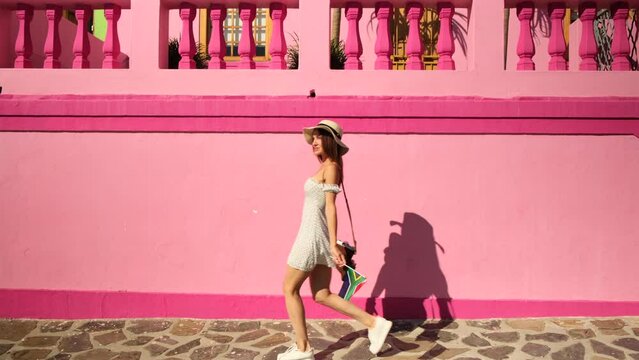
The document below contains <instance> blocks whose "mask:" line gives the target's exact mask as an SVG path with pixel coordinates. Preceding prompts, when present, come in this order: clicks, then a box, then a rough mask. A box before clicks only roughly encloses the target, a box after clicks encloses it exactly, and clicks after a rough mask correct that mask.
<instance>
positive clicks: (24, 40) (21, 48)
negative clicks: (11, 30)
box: [13, 4, 33, 69]
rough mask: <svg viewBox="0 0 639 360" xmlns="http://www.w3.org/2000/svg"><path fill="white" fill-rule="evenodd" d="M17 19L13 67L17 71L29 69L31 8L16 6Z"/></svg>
mask: <svg viewBox="0 0 639 360" xmlns="http://www.w3.org/2000/svg"><path fill="white" fill-rule="evenodd" d="M16 18H17V19H18V37H17V38H16V47H15V49H16V60H15V61H14V63H13V67H15V68H18V69H24V68H30V67H31V66H32V65H31V54H32V53H33V44H32V43H31V20H33V6H31V5H26V4H18V9H17V10H16Z"/></svg>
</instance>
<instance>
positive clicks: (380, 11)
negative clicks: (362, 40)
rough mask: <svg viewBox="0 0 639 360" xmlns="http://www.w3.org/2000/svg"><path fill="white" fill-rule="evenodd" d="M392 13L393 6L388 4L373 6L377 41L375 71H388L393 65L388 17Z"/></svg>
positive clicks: (382, 3) (380, 3)
mask: <svg viewBox="0 0 639 360" xmlns="http://www.w3.org/2000/svg"><path fill="white" fill-rule="evenodd" d="M392 13H393V5H392V4H391V3H389V2H385V1H384V2H378V3H377V4H375V16H376V17H377V40H375V54H377V59H375V69H376V70H390V69H391V68H392V67H393V63H392V62H391V60H390V55H391V38H390V17H391V14H392Z"/></svg>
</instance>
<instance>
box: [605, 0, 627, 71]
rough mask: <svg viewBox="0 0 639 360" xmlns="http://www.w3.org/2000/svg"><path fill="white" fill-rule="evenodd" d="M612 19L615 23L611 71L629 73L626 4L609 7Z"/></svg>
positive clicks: (621, 2) (621, 3)
mask: <svg viewBox="0 0 639 360" xmlns="http://www.w3.org/2000/svg"><path fill="white" fill-rule="evenodd" d="M611 10H612V18H613V19H614V21H615V33H614V35H613V37H612V46H611V49H610V51H611V53H612V56H613V61H612V70H613V71H630V70H631V67H630V61H629V60H628V56H629V55H630V43H629V41H628V33H627V30H626V20H627V19H628V12H629V10H628V3H627V2H623V1H620V2H617V3H614V4H613V5H612V6H611Z"/></svg>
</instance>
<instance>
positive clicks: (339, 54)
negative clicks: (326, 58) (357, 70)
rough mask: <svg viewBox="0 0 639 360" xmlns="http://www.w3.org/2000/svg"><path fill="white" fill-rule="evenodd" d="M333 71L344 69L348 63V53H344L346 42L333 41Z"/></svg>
mask: <svg viewBox="0 0 639 360" xmlns="http://www.w3.org/2000/svg"><path fill="white" fill-rule="evenodd" d="M330 51H331V69H344V64H345V63H346V53H345V52H344V42H343V41H341V40H339V39H333V40H331V50H330Z"/></svg>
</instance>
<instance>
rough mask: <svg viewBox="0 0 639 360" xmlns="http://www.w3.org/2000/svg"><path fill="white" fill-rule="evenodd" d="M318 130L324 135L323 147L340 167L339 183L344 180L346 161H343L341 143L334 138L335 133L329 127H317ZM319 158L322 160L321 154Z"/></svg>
mask: <svg viewBox="0 0 639 360" xmlns="http://www.w3.org/2000/svg"><path fill="white" fill-rule="evenodd" d="M316 130H317V132H318V133H319V134H320V135H321V136H322V148H323V149H324V152H325V153H326V155H327V156H328V157H329V158H330V159H331V160H333V161H335V162H336V163H337V165H338V167H339V184H340V185H341V184H342V182H344V162H343V161H342V153H341V152H340V151H339V150H340V149H339V145H337V141H335V138H333V135H332V134H331V133H330V132H329V130H327V129H322V128H317V129H316ZM317 159H318V160H319V161H320V162H321V161H322V158H321V157H320V156H318V157H317Z"/></svg>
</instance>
